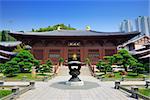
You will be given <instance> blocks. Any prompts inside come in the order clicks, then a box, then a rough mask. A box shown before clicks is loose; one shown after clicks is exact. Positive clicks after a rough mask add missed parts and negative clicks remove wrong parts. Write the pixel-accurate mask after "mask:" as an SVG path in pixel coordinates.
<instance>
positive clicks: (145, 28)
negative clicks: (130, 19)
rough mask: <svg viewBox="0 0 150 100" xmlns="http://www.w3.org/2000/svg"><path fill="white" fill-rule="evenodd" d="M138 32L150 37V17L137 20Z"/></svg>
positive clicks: (141, 17)
mask: <svg viewBox="0 0 150 100" xmlns="http://www.w3.org/2000/svg"><path fill="white" fill-rule="evenodd" d="M135 25H136V31H139V32H141V35H144V34H145V35H148V36H149V35H150V17H147V16H139V17H138V18H137V19H136V20H135Z"/></svg>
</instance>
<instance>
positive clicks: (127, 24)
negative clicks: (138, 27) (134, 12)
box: [120, 20, 133, 33]
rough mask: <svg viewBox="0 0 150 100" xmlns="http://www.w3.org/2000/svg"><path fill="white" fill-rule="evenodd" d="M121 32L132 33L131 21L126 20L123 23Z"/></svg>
mask: <svg viewBox="0 0 150 100" xmlns="http://www.w3.org/2000/svg"><path fill="white" fill-rule="evenodd" d="M120 31H121V32H125V33H126V32H132V31H133V28H132V23H131V21H130V20H124V21H123V22H121V24H120Z"/></svg>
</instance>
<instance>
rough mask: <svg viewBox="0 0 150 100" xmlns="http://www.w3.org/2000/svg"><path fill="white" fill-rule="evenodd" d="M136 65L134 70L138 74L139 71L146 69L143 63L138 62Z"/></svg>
mask: <svg viewBox="0 0 150 100" xmlns="http://www.w3.org/2000/svg"><path fill="white" fill-rule="evenodd" d="M134 66H135V67H134V69H133V71H134V72H136V73H137V76H138V75H139V73H140V72H141V71H144V70H145V69H144V67H143V64H142V63H136V64H135V65H134Z"/></svg>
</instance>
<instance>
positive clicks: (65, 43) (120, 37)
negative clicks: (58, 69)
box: [9, 29, 140, 64]
mask: <svg viewBox="0 0 150 100" xmlns="http://www.w3.org/2000/svg"><path fill="white" fill-rule="evenodd" d="M9 34H10V35H11V36H13V37H14V38H16V39H17V40H19V41H22V43H24V44H26V45H29V46H31V47H32V49H31V51H32V53H33V55H34V56H35V58H36V59H39V60H41V61H42V62H45V61H46V60H48V59H50V60H52V62H53V63H54V64H56V63H58V60H59V58H61V57H62V58H64V60H65V61H69V60H70V59H71V58H72V55H74V54H75V55H76V56H77V60H79V61H81V62H84V61H85V59H86V58H89V59H90V60H91V62H92V64H96V63H97V62H98V60H99V59H103V57H104V56H110V55H113V54H114V53H116V52H117V46H118V45H120V44H122V43H124V42H125V41H127V40H129V39H131V38H133V37H135V36H137V35H138V34H140V33H139V32H130V33H122V32H98V31H93V30H60V29H59V30H55V31H49V32H11V33H9Z"/></svg>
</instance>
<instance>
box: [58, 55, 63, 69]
mask: <svg viewBox="0 0 150 100" xmlns="http://www.w3.org/2000/svg"><path fill="white" fill-rule="evenodd" d="M63 62H64V58H62V57H60V58H59V65H60V67H61V66H62V65H63Z"/></svg>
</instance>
